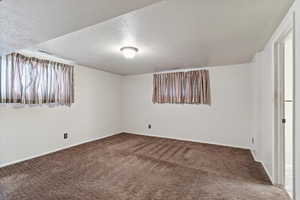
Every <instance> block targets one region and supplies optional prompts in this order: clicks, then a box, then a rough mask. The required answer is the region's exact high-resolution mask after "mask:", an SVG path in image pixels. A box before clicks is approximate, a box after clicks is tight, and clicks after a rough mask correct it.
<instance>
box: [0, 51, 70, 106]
mask: <svg viewBox="0 0 300 200" xmlns="http://www.w3.org/2000/svg"><path fill="white" fill-rule="evenodd" d="M0 63H1V65H0V89H1V90H0V103H2V104H33V105H35V104H51V105H67V106H71V104H72V103H74V79H73V73H74V72H73V71H74V67H73V66H70V65H66V64H61V63H57V62H52V61H49V60H41V59H37V58H33V57H26V56H24V55H21V54H18V53H12V54H9V55H7V56H5V57H2V59H1V62H0Z"/></svg>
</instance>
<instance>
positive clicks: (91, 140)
mask: <svg viewBox="0 0 300 200" xmlns="http://www.w3.org/2000/svg"><path fill="white" fill-rule="evenodd" d="M118 134H120V133H116V134H107V135H104V136H100V137H96V138H92V139H88V140H85V141H83V142H78V143H76V144H72V145H68V146H64V147H60V148H57V149H55V150H51V151H48V152H45V153H41V154H37V155H34V156H29V157H26V158H22V159H19V160H15V161H11V162H8V163H4V164H1V165H0V168H3V167H7V166H9V165H14V164H17V163H20V162H24V161H27V160H31V159H33V158H38V157H41V156H45V155H48V154H51V153H55V152H58V151H62V150H65V149H69V148H71V147H75V146H78V145H81V144H85V143H89V142H93V141H97V140H100V139H103V138H107V137H110V136H113V135H118Z"/></svg>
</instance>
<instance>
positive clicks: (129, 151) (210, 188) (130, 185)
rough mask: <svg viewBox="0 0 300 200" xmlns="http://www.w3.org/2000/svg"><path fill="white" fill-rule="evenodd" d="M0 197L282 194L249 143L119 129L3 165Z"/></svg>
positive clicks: (145, 199) (203, 199) (85, 199)
mask: <svg viewBox="0 0 300 200" xmlns="http://www.w3.org/2000/svg"><path fill="white" fill-rule="evenodd" d="M0 199H1V200H66V199H68V200H79V199H80V200H96V199H97V200H243V199H245V200H246V199H247V200H248V199H249V200H287V199H289V198H288V195H287V194H286V193H285V192H284V191H283V190H281V189H279V188H277V187H274V186H272V185H270V182H269V181H268V178H267V177H266V174H265V173H264V170H263V169H262V166H261V165H260V164H259V163H256V162H254V161H253V159H252V157H251V154H250V152H249V151H247V150H242V149H234V148H229V147H221V146H216V145H208V144H201V143H193V142H185V141H178V140H170V139H162V138H154V137H146V136H138V135H131V134H119V135H115V136H112V137H108V138H105V139H102V140H98V141H95V142H91V143H87V144H83V145H80V146H77V147H74V148H70V149H67V150H64V151H60V152H57V153H53V154H50V155H47V156H43V157H40V158H37V159H33V160H30V161H26V162H23V163H20V164H16V165H13V166H9V167H6V168H2V169H0Z"/></svg>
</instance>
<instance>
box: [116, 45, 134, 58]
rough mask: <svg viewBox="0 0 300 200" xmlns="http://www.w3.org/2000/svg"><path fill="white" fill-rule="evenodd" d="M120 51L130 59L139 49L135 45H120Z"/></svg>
mask: <svg viewBox="0 0 300 200" xmlns="http://www.w3.org/2000/svg"><path fill="white" fill-rule="evenodd" d="M120 51H121V52H122V53H123V55H124V57H125V58H128V59H132V58H134V57H135V55H136V53H137V52H138V51H139V50H138V48H135V47H122V48H121V49H120Z"/></svg>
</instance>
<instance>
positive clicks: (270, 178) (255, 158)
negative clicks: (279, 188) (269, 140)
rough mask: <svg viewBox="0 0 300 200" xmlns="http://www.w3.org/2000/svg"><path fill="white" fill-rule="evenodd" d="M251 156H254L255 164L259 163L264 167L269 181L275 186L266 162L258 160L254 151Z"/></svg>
mask: <svg viewBox="0 0 300 200" xmlns="http://www.w3.org/2000/svg"><path fill="white" fill-rule="evenodd" d="M251 154H252V157H253V159H254V160H255V162H259V163H260V164H261V165H262V166H263V168H264V170H265V172H266V174H267V176H268V177H269V180H270V181H271V183H272V184H273V185H274V181H273V178H272V176H271V175H270V172H269V170H268V169H267V168H266V166H265V164H264V162H262V161H260V160H258V159H257V157H256V155H255V153H254V152H253V151H252V150H251Z"/></svg>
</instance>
